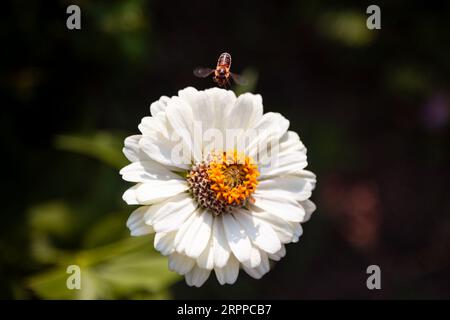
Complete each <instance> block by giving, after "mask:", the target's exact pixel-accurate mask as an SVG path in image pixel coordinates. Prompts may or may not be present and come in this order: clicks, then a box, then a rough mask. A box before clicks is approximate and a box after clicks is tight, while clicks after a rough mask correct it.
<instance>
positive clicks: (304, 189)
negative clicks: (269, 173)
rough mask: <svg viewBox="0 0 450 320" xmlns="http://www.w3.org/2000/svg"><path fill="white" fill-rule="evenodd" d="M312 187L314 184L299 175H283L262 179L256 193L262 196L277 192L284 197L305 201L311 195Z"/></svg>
mask: <svg viewBox="0 0 450 320" xmlns="http://www.w3.org/2000/svg"><path fill="white" fill-rule="evenodd" d="M312 189H313V186H312V184H311V183H310V182H309V181H308V180H306V179H303V178H301V177H298V176H281V177H273V178H270V179H267V180H261V181H260V182H259V184H258V188H257V190H256V193H257V194H260V195H261V196H262V197H264V195H268V196H270V195H271V194H274V195H275V194H277V195H280V197H283V198H289V199H294V200H296V201H303V200H306V199H308V198H309V197H310V196H311V191H312Z"/></svg>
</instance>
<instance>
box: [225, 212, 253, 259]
mask: <svg viewBox="0 0 450 320" xmlns="http://www.w3.org/2000/svg"><path fill="white" fill-rule="evenodd" d="M222 221H223V226H224V230H225V236H226V238H227V240H228V245H229V246H230V248H231V251H232V252H233V254H234V255H235V256H236V258H237V259H238V260H239V261H240V262H244V261H248V260H250V255H251V250H252V245H251V243H250V239H249V238H248V236H247V235H246V234H245V231H244V229H243V228H242V226H241V225H240V224H239V223H238V222H237V221H236V219H235V218H234V217H233V215H232V214H225V215H223V217H222Z"/></svg>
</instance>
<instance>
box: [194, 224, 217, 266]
mask: <svg viewBox="0 0 450 320" xmlns="http://www.w3.org/2000/svg"><path fill="white" fill-rule="evenodd" d="M213 224H214V222H213ZM212 237H213V236H212V234H211V236H210V239H209V240H208V244H207V245H206V247H205V249H204V250H203V252H202V254H201V255H200V256H199V257H198V258H197V265H198V266H199V267H200V268H203V269H208V270H211V269H213V268H214V241H213V239H212Z"/></svg>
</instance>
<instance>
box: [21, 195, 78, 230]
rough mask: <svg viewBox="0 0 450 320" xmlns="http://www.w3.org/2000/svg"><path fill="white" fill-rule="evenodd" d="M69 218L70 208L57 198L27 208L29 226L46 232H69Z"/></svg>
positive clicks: (70, 217)
mask: <svg viewBox="0 0 450 320" xmlns="http://www.w3.org/2000/svg"><path fill="white" fill-rule="evenodd" d="M71 220H72V215H71V210H70V209H69V207H68V206H67V205H66V204H65V203H64V202H63V201H59V200H56V201H50V202H46V203H42V204H39V205H35V206H33V207H31V208H30V210H29V221H30V226H31V228H32V229H33V230H35V231H39V232H43V233H46V234H51V235H64V234H66V233H67V232H70V228H71V224H72V223H71V222H72V221H71Z"/></svg>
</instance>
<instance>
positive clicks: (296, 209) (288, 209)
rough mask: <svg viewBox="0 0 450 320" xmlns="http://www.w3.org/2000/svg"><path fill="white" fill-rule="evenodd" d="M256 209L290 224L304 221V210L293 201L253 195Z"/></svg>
mask: <svg viewBox="0 0 450 320" xmlns="http://www.w3.org/2000/svg"><path fill="white" fill-rule="evenodd" d="M253 197H254V199H255V203H254V205H255V206H256V207H259V208H261V209H263V210H264V211H267V212H269V213H271V214H273V215H275V216H277V217H279V218H281V219H284V220H286V221H292V222H302V221H303V220H304V219H305V215H306V214H305V209H303V207H302V206H301V205H299V204H298V203H297V202H296V201H295V200H292V199H289V198H283V197H279V196H273V195H269V194H264V196H262V195H261V194H256V193H255V194H254V196H253Z"/></svg>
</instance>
